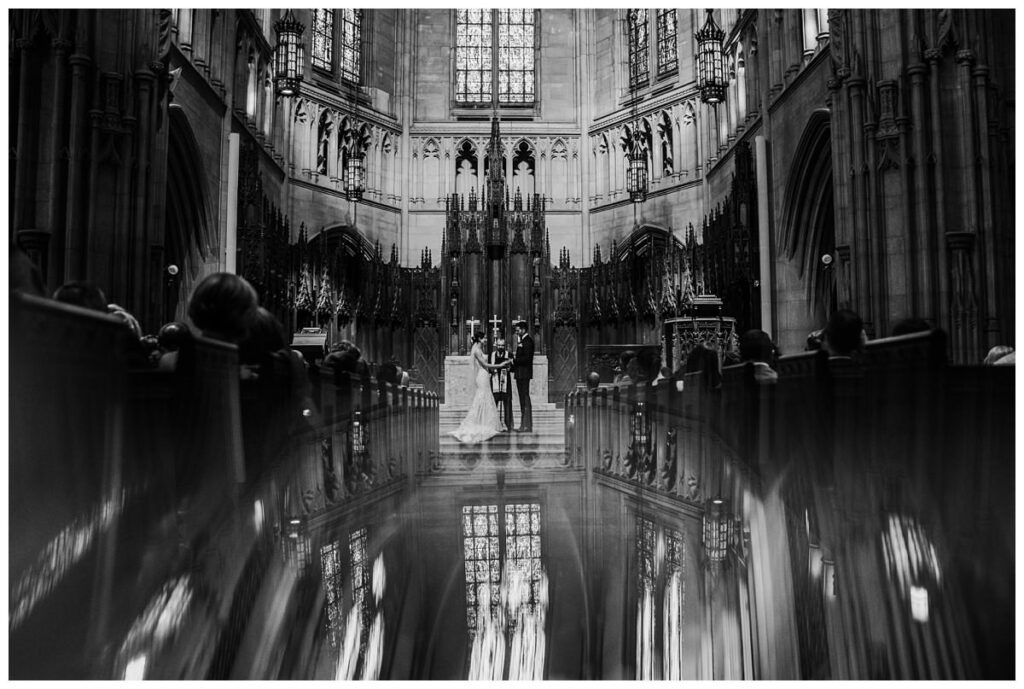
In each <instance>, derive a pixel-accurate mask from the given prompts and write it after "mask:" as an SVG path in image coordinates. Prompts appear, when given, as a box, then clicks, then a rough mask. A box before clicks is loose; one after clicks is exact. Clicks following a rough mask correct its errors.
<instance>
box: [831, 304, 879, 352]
mask: <svg viewBox="0 0 1024 689" xmlns="http://www.w3.org/2000/svg"><path fill="white" fill-rule="evenodd" d="M867 341H868V336H867V333H865V332H864V322H863V321H862V320H861V318H860V316H858V315H857V314H856V313H854V312H853V311H850V310H849V309H840V310H839V311H836V312H835V313H833V314H832V316H831V317H830V318H829V319H828V325H826V326H825V330H824V333H823V335H822V348H824V349H825V351H826V352H828V356H829V358H830V359H849V358H852V357H853V356H855V355H857V354H859V353H860V352H861V351H863V350H864V345H866V344H867Z"/></svg>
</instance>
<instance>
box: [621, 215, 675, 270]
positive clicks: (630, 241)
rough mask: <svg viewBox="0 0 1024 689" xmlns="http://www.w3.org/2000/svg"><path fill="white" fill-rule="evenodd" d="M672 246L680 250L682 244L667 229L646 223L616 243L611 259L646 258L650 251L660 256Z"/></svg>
mask: <svg viewBox="0 0 1024 689" xmlns="http://www.w3.org/2000/svg"><path fill="white" fill-rule="evenodd" d="M672 244H676V245H677V247H678V248H680V249H681V248H682V244H681V243H680V241H679V240H678V239H677V238H676V237H675V235H673V234H672V231H671V230H670V229H669V228H667V227H663V226H662V225H658V224H656V223H652V222H646V223H644V224H643V225H640V226H638V227H635V228H633V231H632V232H630V233H629V235H627V236H626V238H625V239H623V240H622V241H621V242H619V243H618V246H617V247H616V250H615V255H614V256H612V257H611V258H614V259H618V260H620V261H621V260H623V259H625V258H626V257H629V256H647V255H649V254H650V252H652V251H653V252H655V253H657V254H662V253H664V252H665V251H666V250H667V249H668V247H669V246H671V245H672Z"/></svg>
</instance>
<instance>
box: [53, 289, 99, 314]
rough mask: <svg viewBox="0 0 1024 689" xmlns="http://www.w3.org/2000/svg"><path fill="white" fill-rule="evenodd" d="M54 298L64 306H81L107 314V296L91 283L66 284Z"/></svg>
mask: <svg viewBox="0 0 1024 689" xmlns="http://www.w3.org/2000/svg"><path fill="white" fill-rule="evenodd" d="M53 298H54V299H55V300H57V301H59V302H61V303H62V304H72V305H73V306H81V307H82V308H83V309H90V310H92V311H102V312H103V313H106V312H107V296H106V295H105V294H103V290H101V289H100V288H99V287H97V286H96V285H94V284H93V283H91V282H78V281H73V282H65V283H64V284H63V285H61V286H60V287H58V288H57V291H56V292H54V293H53Z"/></svg>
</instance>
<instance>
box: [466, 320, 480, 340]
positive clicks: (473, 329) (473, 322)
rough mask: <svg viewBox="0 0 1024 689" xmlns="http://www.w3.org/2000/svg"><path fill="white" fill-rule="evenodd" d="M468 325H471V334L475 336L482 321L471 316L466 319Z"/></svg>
mask: <svg viewBox="0 0 1024 689" xmlns="http://www.w3.org/2000/svg"><path fill="white" fill-rule="evenodd" d="M466 325H468V326H469V336H470V337H473V335H475V334H476V326H478V325H480V321H479V319H476V318H470V319H469V320H468V321H466Z"/></svg>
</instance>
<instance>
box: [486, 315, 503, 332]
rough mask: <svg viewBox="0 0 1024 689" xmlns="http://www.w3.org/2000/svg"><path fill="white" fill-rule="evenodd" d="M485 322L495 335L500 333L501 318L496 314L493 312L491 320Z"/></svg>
mask: <svg viewBox="0 0 1024 689" xmlns="http://www.w3.org/2000/svg"><path fill="white" fill-rule="evenodd" d="M487 322H488V323H490V324H491V330H492V331H493V332H494V335H495V337H497V336H498V335H500V334H501V319H500V318H498V314H494V316H493V317H492V318H491V320H489V321H487Z"/></svg>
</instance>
